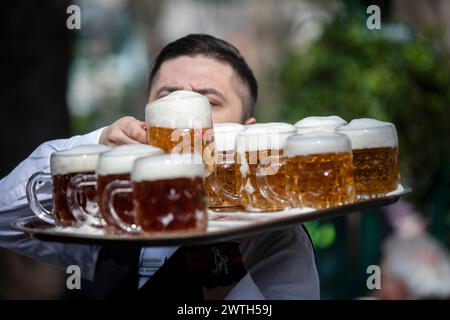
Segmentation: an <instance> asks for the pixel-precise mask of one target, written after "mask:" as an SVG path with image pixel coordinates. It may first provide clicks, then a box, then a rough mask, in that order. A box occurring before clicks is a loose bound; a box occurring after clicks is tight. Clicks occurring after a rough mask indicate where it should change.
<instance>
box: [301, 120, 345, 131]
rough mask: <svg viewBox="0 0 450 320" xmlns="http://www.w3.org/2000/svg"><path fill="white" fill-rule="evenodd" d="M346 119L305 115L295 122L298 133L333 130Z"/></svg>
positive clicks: (343, 123)
mask: <svg viewBox="0 0 450 320" xmlns="http://www.w3.org/2000/svg"><path fill="white" fill-rule="evenodd" d="M346 124H347V121H345V120H344V119H342V118H341V117H338V116H328V117H307V118H303V119H302V120H300V121H298V122H297V123H296V124H295V127H296V128H297V131H298V133H300V134H303V133H308V132H334V131H335V129H336V128H337V127H339V126H343V125H346Z"/></svg>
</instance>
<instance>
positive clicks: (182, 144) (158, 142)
mask: <svg viewBox="0 0 450 320" xmlns="http://www.w3.org/2000/svg"><path fill="white" fill-rule="evenodd" d="M213 132H214V131H213V130H212V129H211V128H202V129H189V128H187V129H177V128H163V127H149V128H148V129H147V137H148V144H150V145H152V146H154V147H158V148H161V149H163V150H164V152H166V153H171V152H177V153H194V152H196V153H201V152H202V150H206V149H207V147H208V145H209V144H210V143H213V142H214V134H213Z"/></svg>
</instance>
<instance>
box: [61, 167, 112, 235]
mask: <svg viewBox="0 0 450 320" xmlns="http://www.w3.org/2000/svg"><path fill="white" fill-rule="evenodd" d="M96 186H97V179H96V177H95V174H77V175H75V176H73V177H72V178H71V179H70V182H69V186H68V187H67V205H68V207H69V209H70V211H71V212H72V214H73V216H74V217H75V219H76V220H77V221H78V222H80V223H82V224H86V225H88V226H90V227H94V228H101V227H103V226H104V225H105V223H104V221H103V219H102V218H100V217H96V216H97V215H98V213H99V210H98V205H97V208H96V210H94V211H92V212H88V211H86V210H85V209H84V208H83V206H82V205H81V204H80V203H79V202H78V198H77V195H78V194H79V192H80V189H81V188H84V187H96Z"/></svg>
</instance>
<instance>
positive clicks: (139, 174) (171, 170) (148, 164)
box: [131, 153, 205, 182]
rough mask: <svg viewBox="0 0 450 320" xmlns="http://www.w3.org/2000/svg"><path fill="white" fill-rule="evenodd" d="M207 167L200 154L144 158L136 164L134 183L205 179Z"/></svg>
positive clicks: (172, 154)
mask: <svg viewBox="0 0 450 320" xmlns="http://www.w3.org/2000/svg"><path fill="white" fill-rule="evenodd" d="M204 175H205V167H204V165H203V163H202V158H201V156H200V155H198V154H191V153H184V154H178V153H171V154H164V155H159V156H152V157H144V158H140V159H137V160H136V161H135V162H134V166H133V170H132V171H131V180H132V181H136V182H137V181H156V180H164V179H176V178H195V177H202V178H203V177H204Z"/></svg>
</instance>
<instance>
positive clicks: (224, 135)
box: [205, 123, 245, 209]
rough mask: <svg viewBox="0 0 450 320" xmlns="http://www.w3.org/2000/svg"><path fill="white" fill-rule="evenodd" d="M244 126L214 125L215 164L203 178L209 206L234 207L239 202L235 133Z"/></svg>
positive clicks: (230, 124) (236, 124) (234, 124)
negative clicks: (210, 172)
mask: <svg viewBox="0 0 450 320" xmlns="http://www.w3.org/2000/svg"><path fill="white" fill-rule="evenodd" d="M244 129H245V126H244V125H242V124H238V123H218V124H215V125H214V140H215V146H216V153H215V154H216V156H217V158H216V159H217V165H216V167H215V168H214V172H213V174H210V175H209V176H208V177H206V178H205V192H206V196H207V199H208V205H209V207H210V208H216V209H218V208H226V207H235V206H238V205H239V204H240V202H239V199H238V195H237V184H236V183H237V182H236V171H235V142H236V135H237V134H238V133H239V132H242V131H243V130H244Z"/></svg>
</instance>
